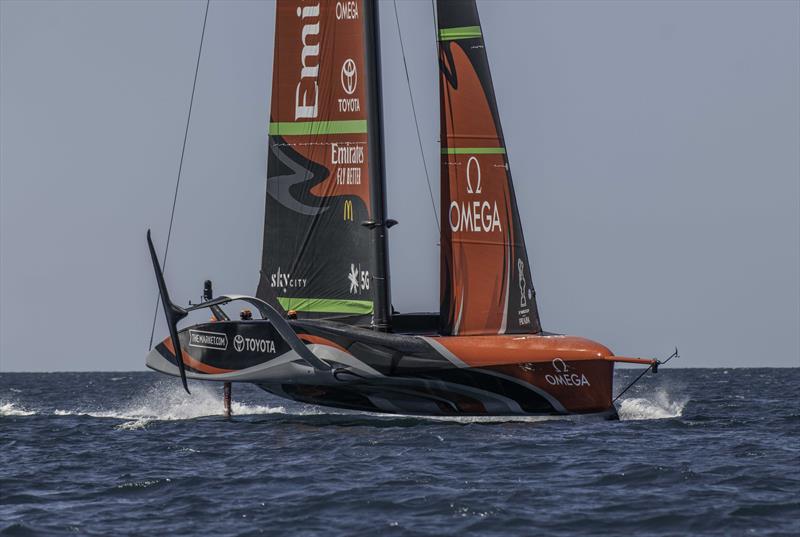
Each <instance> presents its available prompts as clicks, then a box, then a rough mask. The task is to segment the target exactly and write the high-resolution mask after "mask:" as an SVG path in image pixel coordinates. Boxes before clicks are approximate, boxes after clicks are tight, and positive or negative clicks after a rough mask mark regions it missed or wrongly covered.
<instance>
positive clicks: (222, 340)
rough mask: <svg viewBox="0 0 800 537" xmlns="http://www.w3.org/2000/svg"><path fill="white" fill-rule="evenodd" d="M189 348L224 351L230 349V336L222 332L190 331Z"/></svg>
mask: <svg viewBox="0 0 800 537" xmlns="http://www.w3.org/2000/svg"><path fill="white" fill-rule="evenodd" d="M189 346H190V347H200V348H202V349H214V350H220V351H224V350H227V349H228V336H227V334H223V333H221V332H206V331H204V330H189Z"/></svg>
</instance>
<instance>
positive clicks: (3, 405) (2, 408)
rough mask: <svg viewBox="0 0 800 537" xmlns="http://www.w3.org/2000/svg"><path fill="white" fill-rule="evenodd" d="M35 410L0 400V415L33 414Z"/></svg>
mask: <svg viewBox="0 0 800 537" xmlns="http://www.w3.org/2000/svg"><path fill="white" fill-rule="evenodd" d="M35 414H36V412H35V411H33V410H28V409H27V408H20V407H18V406H17V405H16V404H15V403H13V402H4V401H0V416H33V415H35Z"/></svg>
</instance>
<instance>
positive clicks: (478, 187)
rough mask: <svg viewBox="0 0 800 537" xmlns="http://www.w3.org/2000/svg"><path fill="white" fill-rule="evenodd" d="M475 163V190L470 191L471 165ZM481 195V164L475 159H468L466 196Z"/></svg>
mask: <svg viewBox="0 0 800 537" xmlns="http://www.w3.org/2000/svg"><path fill="white" fill-rule="evenodd" d="M473 162H474V163H475V170H476V174H477V178H476V181H477V184H476V185H475V190H473V189H472V173H470V170H472V163H473ZM480 193H481V164H480V162H478V159H477V158H476V157H469V160H468V161H467V194H480Z"/></svg>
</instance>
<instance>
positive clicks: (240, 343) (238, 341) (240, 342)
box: [233, 334, 244, 352]
mask: <svg viewBox="0 0 800 537" xmlns="http://www.w3.org/2000/svg"><path fill="white" fill-rule="evenodd" d="M233 348H234V349H236V352H242V351H243V350H244V338H243V337H242V336H241V335H238V334H237V335H236V337H235V338H233Z"/></svg>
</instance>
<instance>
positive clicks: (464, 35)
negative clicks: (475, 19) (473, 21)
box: [439, 26, 482, 41]
mask: <svg viewBox="0 0 800 537" xmlns="http://www.w3.org/2000/svg"><path fill="white" fill-rule="evenodd" d="M481 36H482V34H481V27H480V26H461V27H459V28H440V29H439V41H452V40H454V39H471V38H473V37H481Z"/></svg>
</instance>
